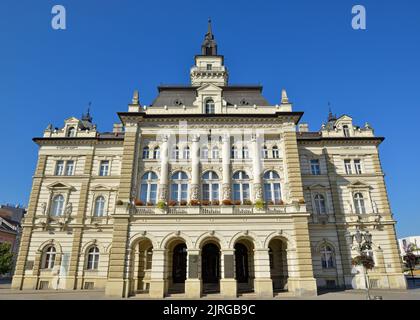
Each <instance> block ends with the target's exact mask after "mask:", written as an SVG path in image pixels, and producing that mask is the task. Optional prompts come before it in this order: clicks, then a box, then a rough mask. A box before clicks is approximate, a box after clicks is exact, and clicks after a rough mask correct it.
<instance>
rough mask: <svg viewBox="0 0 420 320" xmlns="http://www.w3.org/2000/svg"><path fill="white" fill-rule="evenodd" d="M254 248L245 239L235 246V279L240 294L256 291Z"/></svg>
mask: <svg viewBox="0 0 420 320" xmlns="http://www.w3.org/2000/svg"><path fill="white" fill-rule="evenodd" d="M253 249H254V246H253V244H252V242H251V241H249V240H246V239H243V240H240V241H238V242H237V243H236V244H235V279H236V283H237V286H238V293H245V292H252V291H253V290H254V254H253Z"/></svg>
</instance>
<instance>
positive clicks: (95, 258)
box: [86, 246, 99, 270]
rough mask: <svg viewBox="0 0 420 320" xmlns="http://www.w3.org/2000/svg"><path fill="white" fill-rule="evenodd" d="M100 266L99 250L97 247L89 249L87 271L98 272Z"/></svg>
mask: <svg viewBox="0 0 420 320" xmlns="http://www.w3.org/2000/svg"><path fill="white" fill-rule="evenodd" d="M98 264H99V249H98V247H97V246H93V247H91V248H90V249H89V251H88V254H87V265H86V269H87V270H97V269H98Z"/></svg>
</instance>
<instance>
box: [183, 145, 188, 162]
mask: <svg viewBox="0 0 420 320" xmlns="http://www.w3.org/2000/svg"><path fill="white" fill-rule="evenodd" d="M183 158H184V159H189V158H190V147H185V148H184V152H183Z"/></svg>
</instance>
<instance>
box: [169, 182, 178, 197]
mask: <svg viewBox="0 0 420 320" xmlns="http://www.w3.org/2000/svg"><path fill="white" fill-rule="evenodd" d="M171 200H174V201H178V185H177V184H175V183H174V184H172V186H171Z"/></svg>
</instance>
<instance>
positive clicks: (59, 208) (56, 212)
mask: <svg viewBox="0 0 420 320" xmlns="http://www.w3.org/2000/svg"><path fill="white" fill-rule="evenodd" d="M63 212H64V197H63V196H62V195H61V194H59V195H56V196H55V197H54V198H53V200H52V206H51V215H52V216H53V217H59V216H61V215H62V214H63Z"/></svg>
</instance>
